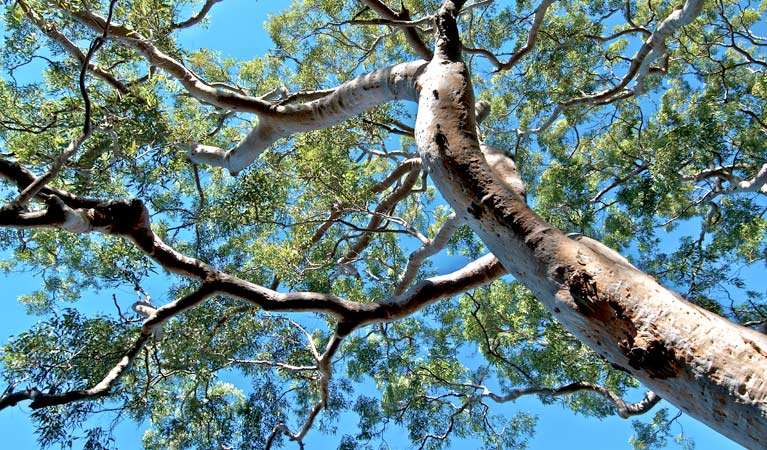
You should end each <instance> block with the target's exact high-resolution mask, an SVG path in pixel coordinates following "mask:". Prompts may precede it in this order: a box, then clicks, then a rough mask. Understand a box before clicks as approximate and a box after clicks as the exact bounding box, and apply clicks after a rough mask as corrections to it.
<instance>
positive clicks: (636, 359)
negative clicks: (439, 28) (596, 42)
mask: <svg viewBox="0 0 767 450" xmlns="http://www.w3.org/2000/svg"><path fill="white" fill-rule="evenodd" d="M419 88H420V98H419V107H418V117H417V120H416V143H417V144H418V147H419V149H420V150H421V153H422V157H423V159H424V164H425V166H426V167H427V169H428V170H429V172H430V174H431V177H432V180H433V181H434V183H435V184H436V185H437V187H438V188H439V190H440V192H441V193H442V195H443V196H444V198H445V199H446V200H447V201H448V202H449V203H450V205H451V206H452V207H453V208H454V210H455V211H456V212H458V213H459V214H460V215H462V216H463V217H464V218H465V220H467V221H468V223H469V225H470V226H471V227H472V229H473V230H474V231H475V232H476V233H477V234H478V235H479V236H480V238H481V239H482V241H483V242H484V243H485V245H487V246H488V248H489V249H490V250H491V251H492V252H493V254H494V255H496V257H498V259H499V260H500V261H501V263H502V264H503V266H504V268H505V269H506V270H508V271H509V272H510V273H511V274H512V275H514V276H515V278H517V279H518V280H520V281H521V282H523V283H524V284H525V285H526V286H527V287H528V288H529V289H530V290H531V291H532V292H533V293H534V294H535V295H536V297H537V298H538V299H539V300H540V301H541V302H542V303H543V304H544V305H545V306H546V307H547V308H548V309H549V310H550V311H551V312H552V314H553V315H554V316H555V317H556V318H557V320H558V321H559V322H560V323H562V324H563V325H564V326H565V327H566V328H567V329H568V330H569V331H571V332H572V333H573V334H575V335H576V336H577V337H578V338H579V339H580V340H582V341H583V342H584V343H586V344H587V345H589V346H590V347H591V348H592V349H594V350H595V351H596V352H598V353H599V354H600V355H602V356H603V357H604V358H605V359H607V360H608V361H610V362H612V363H615V364H618V365H619V366H621V367H625V368H626V369H627V370H629V371H630V372H631V373H632V374H634V375H635V376H636V377H637V378H638V379H639V380H641V381H642V382H643V383H644V384H645V385H646V386H648V387H650V388H651V389H652V390H653V391H655V392H657V393H658V395H660V396H661V397H663V398H665V399H667V400H668V401H670V402H671V403H673V404H674V405H676V406H678V407H679V408H681V409H682V410H684V411H685V412H687V413H688V414H690V415H692V416H693V417H696V418H697V419H699V420H701V421H702V422H703V423H705V424H707V425H709V426H711V427H712V428H714V429H716V430H717V431H719V432H720V433H722V434H724V435H725V436H727V437H729V438H730V439H732V440H734V441H736V442H739V443H740V444H742V445H744V446H746V447H749V448H762V447H763V445H764V442H767V378H766V375H765V374H767V336H765V335H763V334H761V333H758V332H756V331H753V330H750V329H748V328H745V327H741V326H738V325H735V324H733V323H731V322H729V321H728V320H726V319H724V318H722V317H720V316H718V315H716V314H713V313H711V312H708V311H706V310H703V309H702V308H699V307H697V306H695V305H693V304H691V303H688V302H686V301H684V300H682V299H679V298H678V297H677V296H676V295H674V293H672V292H671V291H668V290H667V289H665V288H663V287H662V286H661V285H659V284H658V283H657V282H656V281H655V280H654V279H653V278H652V277H650V276H648V275H646V274H644V273H642V272H640V271H638V270H635V269H633V268H631V267H629V266H626V265H625V264H616V261H615V260H613V259H610V258H605V257H604V256H602V255H600V254H599V253H596V252H594V251H592V250H591V249H590V248H589V247H587V246H585V245H582V244H580V243H578V242H576V241H573V240H571V239H568V238H567V237H566V236H565V235H564V234H562V233H561V232H560V231H559V230H557V229H556V228H554V227H552V226H551V225H549V224H548V223H546V222H545V221H544V220H542V219H541V218H540V217H538V216H537V215H536V214H535V213H534V212H533V211H532V210H530V209H529V208H528V207H527V206H526V205H525V203H524V201H522V199H521V198H520V197H519V196H518V195H516V194H514V193H513V192H510V191H509V190H508V188H507V187H506V186H505V184H504V183H503V181H502V180H500V179H498V177H497V176H496V175H495V174H494V173H493V171H492V170H491V168H490V167H489V166H488V164H487V162H486V160H485V158H484V157H483V155H482V152H481V150H480V144H479V142H478V139H477V135H476V132H475V124H474V120H473V117H474V108H473V105H474V99H473V94H472V91H471V85H470V81H469V77H468V70H467V68H466V67H465V65H464V64H463V63H461V62H460V61H457V60H451V59H450V58H449V55H448V56H445V55H440V54H438V55H436V56H435V58H434V60H433V61H432V62H431V63H430V64H429V66H428V67H427V69H426V71H425V72H424V74H423V76H421V77H420V78H419Z"/></svg>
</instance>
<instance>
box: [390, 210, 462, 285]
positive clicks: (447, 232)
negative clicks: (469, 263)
mask: <svg viewBox="0 0 767 450" xmlns="http://www.w3.org/2000/svg"><path fill="white" fill-rule="evenodd" d="M462 222H463V221H462V220H460V219H458V218H457V217H456V215H455V213H453V214H451V215H450V217H448V218H447V220H446V221H445V223H443V224H442V227H440V229H439V231H437V234H436V235H434V238H433V239H431V240H430V241H428V242H426V243H425V244H423V245H422V246H421V247H419V248H418V249H417V250H415V251H414V252H413V253H411V254H410V257H409V258H408V260H407V266H406V267H405V271H404V272H403V273H402V275H401V276H400V277H399V279H398V280H397V286H396V287H395V288H394V295H399V294H401V293H403V292H404V291H405V289H407V287H408V286H410V283H412V282H413V280H414V279H415V276H416V274H417V273H418V269H419V268H420V267H421V264H423V262H424V261H425V260H426V258H429V257H431V256H434V255H435V254H437V253H438V252H439V251H440V250H442V249H443V248H445V246H446V245H447V243H448V241H449V240H450V238H451V237H452V236H453V233H455V230H456V229H458V227H459V226H460V225H461V223H462Z"/></svg>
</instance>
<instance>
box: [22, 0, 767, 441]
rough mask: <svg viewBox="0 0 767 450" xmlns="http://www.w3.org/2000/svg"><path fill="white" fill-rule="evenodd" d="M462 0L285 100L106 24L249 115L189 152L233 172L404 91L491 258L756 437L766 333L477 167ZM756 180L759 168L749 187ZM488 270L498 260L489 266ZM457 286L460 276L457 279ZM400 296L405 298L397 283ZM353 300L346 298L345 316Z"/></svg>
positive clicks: (89, 20)
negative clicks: (311, 95) (235, 140)
mask: <svg viewBox="0 0 767 450" xmlns="http://www.w3.org/2000/svg"><path fill="white" fill-rule="evenodd" d="M462 3H463V2H460V1H450V0H448V1H446V2H445V7H444V8H443V9H442V10H441V11H440V13H439V14H438V15H437V17H436V29H437V30H438V37H437V51H436V52H435V56H434V58H433V59H432V60H431V62H429V63H428V65H426V64H427V63H425V62H423V61H421V62H417V63H408V64H405V65H401V66H395V67H396V68H397V69H395V70H392V69H384V71H383V72H381V71H379V72H375V73H374V74H370V75H366V76H362V77H359V78H357V79H355V80H352V81H350V82H349V83H347V84H345V85H343V86H342V87H339V88H338V89H337V90H335V91H334V93H332V94H329V95H327V96H324V97H322V98H320V99H318V100H315V101H314V102H310V103H307V104H305V105H298V106H291V105H279V104H270V103H268V102H265V101H260V100H258V101H256V100H253V99H249V98H243V97H242V96H238V95H235V94H232V93H228V92H222V91H219V90H216V89H214V88H212V87H211V86H210V85H207V84H205V83H204V82H202V81H201V80H200V79H199V78H197V77H196V76H195V75H194V74H191V73H190V72H189V71H188V70H186V69H185V68H183V66H181V65H179V64H177V63H175V62H174V61H172V60H170V59H169V58H168V57H167V55H164V54H162V53H160V52H159V51H157V49H155V48H153V47H152V46H150V45H148V44H147V42H146V41H144V40H141V39H137V38H136V35H135V33H133V32H132V31H130V30H124V29H122V28H120V27H118V26H115V27H113V32H112V37H113V38H114V39H117V40H120V41H122V42H125V43H126V44H128V45H130V46H132V47H133V48H135V49H136V50H137V51H138V52H139V53H141V54H142V55H143V56H144V57H146V58H147V60H149V61H150V63H152V64H154V65H156V66H158V67H161V68H162V69H163V70H165V71H166V72H167V73H169V74H170V75H171V76H174V77H176V78H177V79H178V80H179V82H181V84H182V85H183V86H184V87H185V88H186V89H187V90H188V91H189V92H190V93H192V94H193V95H195V96H196V97H197V98H200V99H201V100H204V101H207V102H210V103H212V104H216V105H219V106H222V107H225V108H228V109H231V110H236V111H247V112H253V113H255V114H257V115H258V116H259V117H260V121H259V124H258V126H257V127H256V129H254V131H253V132H252V136H249V137H247V138H246V142H244V144H245V145H242V146H240V149H242V150H243V151H242V152H239V151H238V152H230V153H223V152H220V151H213V150H210V151H207V152H206V151H199V152H197V153H195V154H194V155H193V159H195V158H196V160H197V161H198V162H205V163H208V164H212V165H217V166H222V167H226V168H228V169H229V170H230V171H232V172H237V171H238V170H240V169H241V168H243V167H245V166H247V165H248V164H249V162H251V161H253V160H254V159H255V157H257V156H258V154H259V153H260V152H261V151H262V150H263V149H264V148H266V147H267V146H268V145H270V144H271V143H273V142H274V141H275V140H276V139H278V138H280V137H284V136H288V135H290V134H291V133H294V132H300V131H309V130H314V129H320V128H325V127H327V126H330V125H333V124H335V123H338V122H340V121H341V120H343V119H345V118H347V117H350V116H352V115H354V114H357V113H359V112H362V111H363V110H365V109H367V108H369V107H372V106H374V105H377V104H381V103H383V102H387V101H391V100H396V99H415V98H417V99H418V116H417V121H416V142H417V145H418V147H419V150H420V152H421V155H422V158H423V161H424V165H425V167H426V168H427V169H428V170H429V172H430V174H431V177H432V180H433V181H434V183H435V184H436V185H437V187H438V188H439V190H440V192H441V194H442V195H443V197H444V198H445V199H446V200H447V201H448V202H449V203H450V204H451V206H452V207H453V208H454V210H455V211H456V212H457V214H458V216H459V217H460V218H462V219H464V220H466V221H467V222H468V223H469V225H470V226H471V227H472V229H473V230H474V231H475V232H476V233H477V234H478V235H479V236H480V238H481V239H482V240H483V241H484V243H485V244H486V245H487V246H488V248H489V249H490V250H491V251H492V252H493V254H495V255H496V256H497V257H498V259H499V260H500V262H501V263H502V264H503V266H504V268H505V269H506V270H507V271H509V272H510V273H512V274H513V275H514V276H515V277H516V278H517V279H518V280H520V281H521V282H523V283H524V284H525V285H526V286H527V287H528V288H529V289H530V290H531V291H532V292H533V293H534V294H535V295H536V297H537V298H538V299H539V300H540V301H541V302H542V303H543V304H544V305H545V306H546V307H547V308H548V309H549V310H550V311H551V312H552V314H554V316H555V317H556V318H557V320H559V321H560V322H561V323H562V324H563V325H564V326H565V327H566V328H567V329H568V330H570V331H571V332H572V333H573V334H575V335H576V336H577V337H578V338H579V339H581V340H582V341H583V342H584V343H586V344H587V345H589V346H590V347H591V348H593V349H594V350H595V351H597V352H598V353H599V354H600V355H602V356H603V357H604V358H606V359H607V360H608V361H610V362H612V363H615V364H617V365H619V366H622V367H624V368H626V369H627V370H628V371H630V372H631V373H632V374H634V375H635V376H636V377H637V378H638V379H640V380H641V381H642V382H643V383H644V384H645V385H647V386H648V387H650V388H651V389H652V390H653V391H655V392H657V393H658V394H659V395H660V396H662V397H664V398H666V399H667V400H669V401H670V402H671V403H673V404H675V405H676V406H678V407H679V408H681V409H682V410H684V411H685V412H687V413H688V414H690V415H692V416H694V417H696V418H698V419H699V420H701V421H702V422H704V423H706V424H707V425H709V426H711V427H712V428H713V429H715V430H717V431H719V432H720V433H722V434H724V435H725V436H727V437H729V438H731V439H732V440H734V441H736V442H739V443H740V444H742V445H744V446H746V447H748V448H764V442H767V379H766V378H765V377H766V376H767V375H766V374H767V336H765V335H763V334H760V333H758V332H756V331H753V330H751V329H748V328H745V327H741V326H738V325H735V324H733V323H731V322H729V321H728V320H726V319H724V318H722V317H719V316H717V315H715V314H713V313H710V312H708V311H705V310H703V309H702V308H699V307H697V306H695V305H693V304H691V303H688V302H686V301H684V300H682V299H680V298H679V297H678V296H676V295H675V294H674V293H673V292H671V291H669V290H667V289H665V288H663V287H662V286H661V285H659V284H658V283H657V281H656V280H655V279H653V278H652V277H650V276H648V275H647V274H644V273H642V272H640V271H638V270H636V269H635V268H633V267H632V266H630V265H628V264H623V263H621V261H620V260H617V259H615V258H611V257H609V256H605V253H604V252H595V251H593V250H592V247H590V246H588V245H584V244H583V243H581V242H578V241H576V240H573V239H569V238H568V237H567V236H565V235H564V234H563V233H562V232H560V231H559V230H557V229H556V228H554V227H552V226H551V225H549V224H548V223H546V222H545V221H544V220H542V219H541V218H540V217H538V216H537V215H536V214H535V213H534V212H533V211H532V210H530V209H529V208H528V207H527V205H526V204H525V202H524V199H523V198H522V196H521V195H520V192H519V189H514V188H512V189H509V187H511V186H513V184H511V183H508V182H504V180H503V179H501V178H500V177H499V174H496V173H495V172H494V170H493V168H491V167H490V166H489V165H488V162H487V160H486V156H485V155H483V152H482V148H481V146H480V142H479V139H478V136H477V133H476V122H475V110H474V98H473V92H472V87H471V82H470V77H469V73H468V70H467V68H466V66H465V65H464V64H463V63H462V62H461V60H460V49H461V46H460V42H459V37H458V32H457V27H456V25H455V21H454V19H455V16H456V15H457V14H458V9H459V6H460V5H461V4H462ZM700 5H701V1H700V0H688V2H686V3H685V5H684V6H683V7H682V8H681V9H679V10H676V11H675V12H673V13H672V14H671V15H670V16H669V17H668V18H667V19H666V20H665V21H664V22H662V23H661V26H659V28H658V29H657V30H656V32H655V33H653V35H651V36H650V38H648V41H646V42H645V44H644V45H643V46H642V48H640V50H639V51H638V52H637V55H635V57H634V58H632V63H631V67H630V68H629V72H628V73H627V75H626V76H625V77H624V78H623V80H622V81H621V82H620V83H619V84H618V85H617V86H615V87H613V88H611V89H610V90H607V91H603V92H598V93H596V94H592V95H588V96H586V97H580V98H577V99H574V100H571V101H568V102H563V103H562V104H560V107H559V108H564V107H566V106H569V105H574V104H581V103H590V104H596V103H601V102H604V101H607V100H609V99H611V98H613V96H614V95H616V94H619V93H620V92H619V91H620V90H623V89H625V88H627V86H628V84H629V82H630V81H631V80H632V79H637V80H639V81H641V78H642V77H643V73H646V72H647V71H648V70H649V64H650V62H652V61H653V60H655V59H657V57H658V56H659V55H660V53H662V50H663V48H662V46H663V45H664V43H663V40H664V39H665V37H667V36H668V35H669V34H671V33H672V32H673V31H674V30H676V29H677V28H678V27H680V26H683V25H684V24H686V23H688V22H689V21H691V20H693V19H694V17H695V16H696V15H697V14H698V13H699V11H700ZM78 19H80V20H81V21H82V22H83V23H84V24H86V25H88V26H91V27H95V28H96V29H98V27H99V26H101V25H100V24H101V23H102V22H100V21H99V20H102V21H103V19H99V20H97V18H95V16H93V15H88V16H87V17H86V16H84V15H83V16H81V17H78ZM123 32H124V33H123ZM121 33H123V34H121ZM174 63H175V64H174ZM400 68H402V69H403V70H400ZM414 83H415V85H414ZM639 85H641V83H639ZM621 92H623V93H624V94H626V95H629V94H632V93H633V92H631V91H628V92H624V91H621ZM532 131H535V130H532ZM198 150H199V149H198ZM203 150H205V149H203ZM218 150H220V149H218ZM488 150H489V149H486V151H485V153H486V155H487V157H489V158H490V159H491V160H492V159H494V158H496V157H499V156H500V155H499V154H497V152H493V151H488ZM499 161H500V162H502V160H499ZM496 162H497V161H491V163H492V165H493V167H495V168H496V170H497V171H502V170H503V169H502V165H503V164H501V165H499V164H496ZM507 181H508V180H507ZM762 181H763V177H762V176H761V172H760V174H757V176H756V177H755V179H754V182H753V183H752V185H755V184H759V183H761V182H762ZM762 184H763V183H762ZM749 187H750V186H749ZM515 191H516V192H515ZM60 209H61V211H62V214H63V217H66V218H69V217H75V216H74V215H72V214H71V211H68V210H65V209H64V208H60ZM75 218H76V217H75ZM14 219H16V220H22V219H23V220H22V221H28V222H29V225H30V226H31V225H35V224H37V223H38V222H41V221H47V218H46V217H37V216H35V217H31V216H30V217H21V216H19V217H14ZM44 219H46V220H44ZM89 219H90V218H89V217H82V220H80V219H79V218H78V220H77V221H76V222H77V223H74V224H70V225H71V226H72V227H73V228H77V224H79V223H85V224H88V223H90V222H92V220H89ZM134 238H135V237H134ZM136 242H137V243H138V244H139V246H142V248H145V250H146V249H149V250H150V251H148V252H149V253H150V254H151V255H152V256H153V257H155V258H156V259H162V257H163V256H165V255H166V254H168V253H169V252H168V251H167V249H165V248H164V247H163V245H162V244H161V243H157V242H151V241H147V240H141V239H138V240H136ZM489 258H490V257H488V260H487V261H483V263H484V264H485V265H488V264H490V263H492V262H493V261H491V260H489ZM171 262H173V263H175V266H173V264H171V266H172V267H177V270H179V271H183V272H188V273H193V274H195V275H197V276H198V277H200V278H203V277H205V276H206V275H208V274H209V271H208V270H206V267H203V266H200V265H199V264H193V262H191V261H187V260H185V259H177V260H174V261H171ZM498 272H502V269H501V268H500V267H498ZM477 273H478V274H479V275H481V276H476V277H472V276H471V274H469V276H468V278H470V279H472V280H474V279H475V278H476V279H478V280H479V279H482V280H484V281H486V280H487V279H488V277H487V276H486V273H487V271H479V272H477ZM438 278H439V280H431V281H429V282H426V283H424V282H422V283H419V284H417V285H416V286H414V287H413V288H412V289H411V290H409V291H408V292H413V293H417V292H422V291H423V292H425V294H424V296H423V298H427V299H428V301H432V300H434V299H435V298H437V296H436V294H435V292H436V291H438V292H439V294H445V293H446V292H448V291H450V287H451V285H452V284H454V282H455V278H453V277H450V276H448V277H438ZM216 283H217V290H218V291H219V292H222V293H227V294H229V295H234V296H241V297H242V298H247V299H251V300H253V299H257V301H256V303H258V304H260V305H262V306H264V307H266V308H269V307H273V308H274V309H280V310H292V309H291V308H292V307H296V310H300V309H304V308H307V307H308V305H309V301H310V300H314V302H313V303H314V304H316V303H317V302H316V300H320V303H321V304H322V305H323V306H324V308H326V309H324V310H325V311H327V312H334V313H335V314H337V315H338V316H339V317H343V318H346V319H347V320H349V321H350V322H351V325H350V327H349V328H351V327H353V326H359V325H360V324H362V323H367V322H369V321H374V320H392V319H394V318H396V317H400V314H404V313H403V311H405V312H407V311H410V310H411V309H410V308H412V306H413V305H414V303H417V302H412V301H410V302H401V301H400V300H402V298H399V297H398V298H397V299H394V300H393V301H391V302H384V303H381V304H378V305H376V306H375V308H377V309H376V311H375V312H371V311H364V309H366V308H367V307H357V306H355V307H354V308H352V306H351V305H347V304H344V303H343V302H340V301H337V300H336V299H331V298H321V299H317V298H314V299H309V298H307V296H305V294H302V293H298V294H279V293H274V292H271V291H268V290H265V289H263V288H260V287H258V289H256V288H254V287H253V286H250V285H248V284H247V283H244V282H241V281H239V280H238V281H237V282H235V281H233V280H228V279H226V278H225V277H224V278H221V279H218V280H217V281H216ZM469 284H470V283H466V282H464V283H463V284H461V287H462V288H465V287H466V286H467V285H469ZM413 295H416V296H417V294H413ZM402 297H403V298H405V297H407V293H406V294H403V296H402ZM356 308H359V310H354V311H353V313H351V314H350V311H351V310H352V309H356ZM346 314H349V315H348V316H347V315H346ZM347 331H348V330H347Z"/></svg>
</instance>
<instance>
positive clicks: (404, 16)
mask: <svg viewBox="0 0 767 450" xmlns="http://www.w3.org/2000/svg"><path fill="white" fill-rule="evenodd" d="M359 1H360V3H363V4H364V5H366V6H367V7H368V8H370V9H371V10H373V11H375V12H376V13H378V15H379V16H381V17H382V18H384V19H387V20H394V21H410V11H408V10H407V9H406V8H405V5H404V3H403V5H402V10H401V11H400V12H399V13H397V12H395V11H394V10H392V9H391V8H389V7H388V6H386V4H385V3H384V2H382V1H381V0H359ZM402 31H403V32H404V33H405V39H406V40H407V42H408V43H409V44H410V47H411V48H412V49H413V50H414V51H415V53H416V54H417V55H418V56H419V57H421V58H423V59H425V60H426V61H429V60H430V59H431V58H432V57H433V55H434V54H433V53H432V51H431V49H430V48H429V46H427V45H426V44H425V43H424V42H423V40H422V39H421V36H419V35H418V31H416V30H415V29H414V28H412V27H402Z"/></svg>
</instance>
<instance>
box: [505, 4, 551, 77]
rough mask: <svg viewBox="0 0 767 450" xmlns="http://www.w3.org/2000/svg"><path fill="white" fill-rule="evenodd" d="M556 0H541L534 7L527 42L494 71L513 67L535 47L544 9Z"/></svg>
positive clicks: (544, 14) (544, 12) (544, 15)
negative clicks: (533, 15)
mask: <svg viewBox="0 0 767 450" xmlns="http://www.w3.org/2000/svg"><path fill="white" fill-rule="evenodd" d="M555 1H556V0H543V1H542V2H541V3H540V4H539V5H538V7H537V8H535V17H534V18H533V25H532V26H531V27H530V31H529V32H528V34H527V42H526V43H525V45H524V46H522V48H520V49H519V50H517V51H516V52H514V54H513V55H511V58H509V60H508V61H506V62H505V63H503V64H501V65H500V66H499V67H498V68H497V69H496V71H497V72H500V71H502V70H509V69H511V68H512V67H514V65H515V64H517V63H518V62H519V61H520V60H521V59H522V58H523V57H524V56H525V55H526V54H528V53H529V52H530V50H532V49H533V48H534V47H535V42H536V41H537V40H538V31H539V30H540V28H541V24H543V19H544V17H546V11H548V9H549V6H551V5H552V4H553V3H554V2H555ZM491 61H492V60H491Z"/></svg>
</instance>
